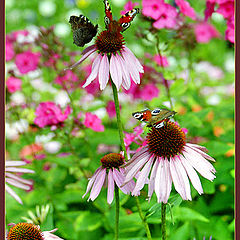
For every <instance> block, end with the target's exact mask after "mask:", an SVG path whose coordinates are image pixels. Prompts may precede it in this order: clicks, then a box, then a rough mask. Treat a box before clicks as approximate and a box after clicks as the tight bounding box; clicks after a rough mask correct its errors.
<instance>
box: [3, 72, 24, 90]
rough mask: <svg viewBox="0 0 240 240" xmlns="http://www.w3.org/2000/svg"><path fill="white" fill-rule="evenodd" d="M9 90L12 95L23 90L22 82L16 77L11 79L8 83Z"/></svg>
mask: <svg viewBox="0 0 240 240" xmlns="http://www.w3.org/2000/svg"><path fill="white" fill-rule="evenodd" d="M6 85H7V90H8V91H9V92H10V93H14V92H16V91H18V90H21V88H22V80H21V79H19V78H15V77H12V76H11V77H9V78H8V79H7V81H6Z"/></svg>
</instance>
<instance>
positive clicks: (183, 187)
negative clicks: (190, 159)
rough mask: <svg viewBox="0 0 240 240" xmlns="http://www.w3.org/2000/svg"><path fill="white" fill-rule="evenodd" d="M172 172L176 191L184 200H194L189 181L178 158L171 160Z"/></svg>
mask: <svg viewBox="0 0 240 240" xmlns="http://www.w3.org/2000/svg"><path fill="white" fill-rule="evenodd" d="M170 172H171V176H172V180H173V183H174V186H175V189H176V191H177V192H178V193H179V194H180V195H181V197H182V199H184V200H192V197H191V189H190V184H189V180H188V177H187V174H186V171H185V169H184V168H183V166H182V164H181V162H180V161H179V159H178V158H177V157H174V158H170Z"/></svg>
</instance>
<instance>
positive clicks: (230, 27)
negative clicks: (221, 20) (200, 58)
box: [225, 17, 235, 43]
mask: <svg viewBox="0 0 240 240" xmlns="http://www.w3.org/2000/svg"><path fill="white" fill-rule="evenodd" d="M234 25H235V23H234V17H233V18H231V19H229V20H228V21H227V30H226V32H225V39H226V40H228V41H230V42H232V43H235V37H234V35H235V26H234Z"/></svg>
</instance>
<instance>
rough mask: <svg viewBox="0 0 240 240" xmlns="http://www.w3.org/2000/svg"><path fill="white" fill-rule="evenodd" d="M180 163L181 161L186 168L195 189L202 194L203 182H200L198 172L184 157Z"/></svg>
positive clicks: (181, 157)
mask: <svg viewBox="0 0 240 240" xmlns="http://www.w3.org/2000/svg"><path fill="white" fill-rule="evenodd" d="M180 161H181V163H182V165H183V167H184V168H185V170H186V172H187V175H188V177H189V179H190V180H191V183H192V185H193V187H194V188H195V189H196V190H197V191H198V193H199V194H202V193H203V189H202V185H201V181H200V179H199V177H198V175H197V173H196V171H195V170H194V168H193V167H192V166H191V164H190V163H189V162H188V161H187V160H186V159H185V158H184V157H183V156H180Z"/></svg>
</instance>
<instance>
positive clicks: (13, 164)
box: [5, 161, 34, 204]
mask: <svg viewBox="0 0 240 240" xmlns="http://www.w3.org/2000/svg"><path fill="white" fill-rule="evenodd" d="M26 164H27V163H26V162H24V161H6V163H5V167H6V168H5V176H6V178H5V181H6V184H5V189H6V191H7V192H8V193H9V194H10V195H11V196H12V197H13V198H15V199H16V200H17V201H18V202H19V203H21V204H22V200H21V198H20V197H19V196H18V195H17V194H16V192H15V191H14V190H12V189H11V188H10V187H9V186H8V185H7V183H8V184H10V185H12V186H14V187H17V188H21V189H24V190H30V188H31V185H32V181H30V180H26V179H23V178H21V177H19V176H17V175H16V173H20V174H22V173H34V171H33V170H30V169H26V168H19V167H20V166H24V165H26Z"/></svg>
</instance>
